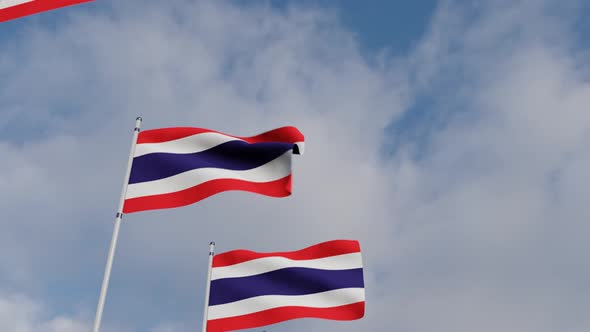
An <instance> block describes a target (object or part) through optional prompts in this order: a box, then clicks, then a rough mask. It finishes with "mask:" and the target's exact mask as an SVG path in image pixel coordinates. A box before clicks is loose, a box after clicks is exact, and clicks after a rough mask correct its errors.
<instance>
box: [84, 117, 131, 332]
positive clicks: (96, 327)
mask: <svg viewBox="0 0 590 332" xmlns="http://www.w3.org/2000/svg"><path fill="white" fill-rule="evenodd" d="M141 121H142V119H141V117H137V119H135V129H134V131H133V142H132V143H131V151H130V152H129V159H128V160H127V171H126V173H125V181H123V189H122V190H121V198H120V200H119V208H118V209H117V214H116V216H115V226H114V228H113V237H112V239H111V247H110V248H109V255H108V258H107V264H106V267H105V270H104V277H103V279H102V287H101V289H100V297H99V298H98V306H97V308H96V317H95V319H94V329H93V330H92V331H93V332H98V331H99V329H100V321H101V319H102V311H103V308H104V301H105V298H106V295H107V289H108V287H109V279H110V276H111V269H112V267H113V258H114V256H115V249H116V247H117V239H118V237H119V228H120V227H121V219H123V205H124V204H125V196H126V194H127V184H128V183H129V175H130V173H131V165H132V163H133V155H134V154H135V146H136V144H137V136H138V135H139V130H140V127H141Z"/></svg>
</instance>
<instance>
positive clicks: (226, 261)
mask: <svg viewBox="0 0 590 332" xmlns="http://www.w3.org/2000/svg"><path fill="white" fill-rule="evenodd" d="M360 251H361V247H360V244H359V242H358V241H356V240H334V241H327V242H323V243H320V244H316V245H313V246H311V247H307V248H305V249H301V250H297V251H286V252H273V253H259V252H253V251H249V250H232V251H228V252H224V253H221V254H218V255H216V256H215V257H213V267H223V266H228V265H234V264H238V263H243V262H247V261H251V260H253V259H258V258H264V257H276V256H279V257H285V258H288V259H293V260H307V259H319V258H324V257H330V256H336V255H344V254H350V253H355V252H360Z"/></svg>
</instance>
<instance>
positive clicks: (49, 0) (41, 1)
mask: <svg viewBox="0 0 590 332" xmlns="http://www.w3.org/2000/svg"><path fill="white" fill-rule="evenodd" d="M91 1H93V0H0V22H4V21H9V20H13V19H16V18H19V17H23V16H27V15H33V14H37V13H40V12H45V11H49V10H53V9H57V8H61V7H66V6H71V5H77V4H80V3H84V2H91Z"/></svg>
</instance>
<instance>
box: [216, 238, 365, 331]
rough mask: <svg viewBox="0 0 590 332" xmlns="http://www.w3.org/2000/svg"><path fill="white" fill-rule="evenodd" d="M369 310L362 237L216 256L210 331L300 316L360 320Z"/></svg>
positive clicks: (265, 323) (257, 324)
mask: <svg viewBox="0 0 590 332" xmlns="http://www.w3.org/2000/svg"><path fill="white" fill-rule="evenodd" d="M364 313H365V288H364V280H363V263H362V258H361V250H360V246H359V243H358V241H353V240H334V241H329V242H324V243H320V244H317V245H314V246H311V247H308V248H305V249H302V250H299V251H291V252H276V253H257V252H252V251H247V250H235V251H230V252H226V253H222V254H220V255H217V256H215V257H214V258H213V268H212V270H211V288H210V297H209V306H208V319H207V332H221V331H235V330H241V329H248V328H254V327H260V326H265V325H270V324H275V323H279V322H282V321H286V320H290V319H296V318H323V319H331V320H343V321H344V320H355V319H360V318H362V317H363V316H364Z"/></svg>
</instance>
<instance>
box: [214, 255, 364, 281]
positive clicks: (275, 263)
mask: <svg viewBox="0 0 590 332" xmlns="http://www.w3.org/2000/svg"><path fill="white" fill-rule="evenodd" d="M290 267H303V268H311V269H320V270H350V269H359V268H362V267H363V261H362V257H361V253H360V252H355V253H351V254H343V255H337V256H330V257H324V258H317V259H308V260H293V259H288V258H285V257H276V256H275V257H264V258H258V259H254V260H251V261H247V262H243V263H239V264H235V265H229V266H222V267H215V268H213V270H212V274H211V280H217V279H223V278H239V277H247V276H252V275H257V274H261V273H266V272H270V271H274V270H279V269H284V268H290Z"/></svg>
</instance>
